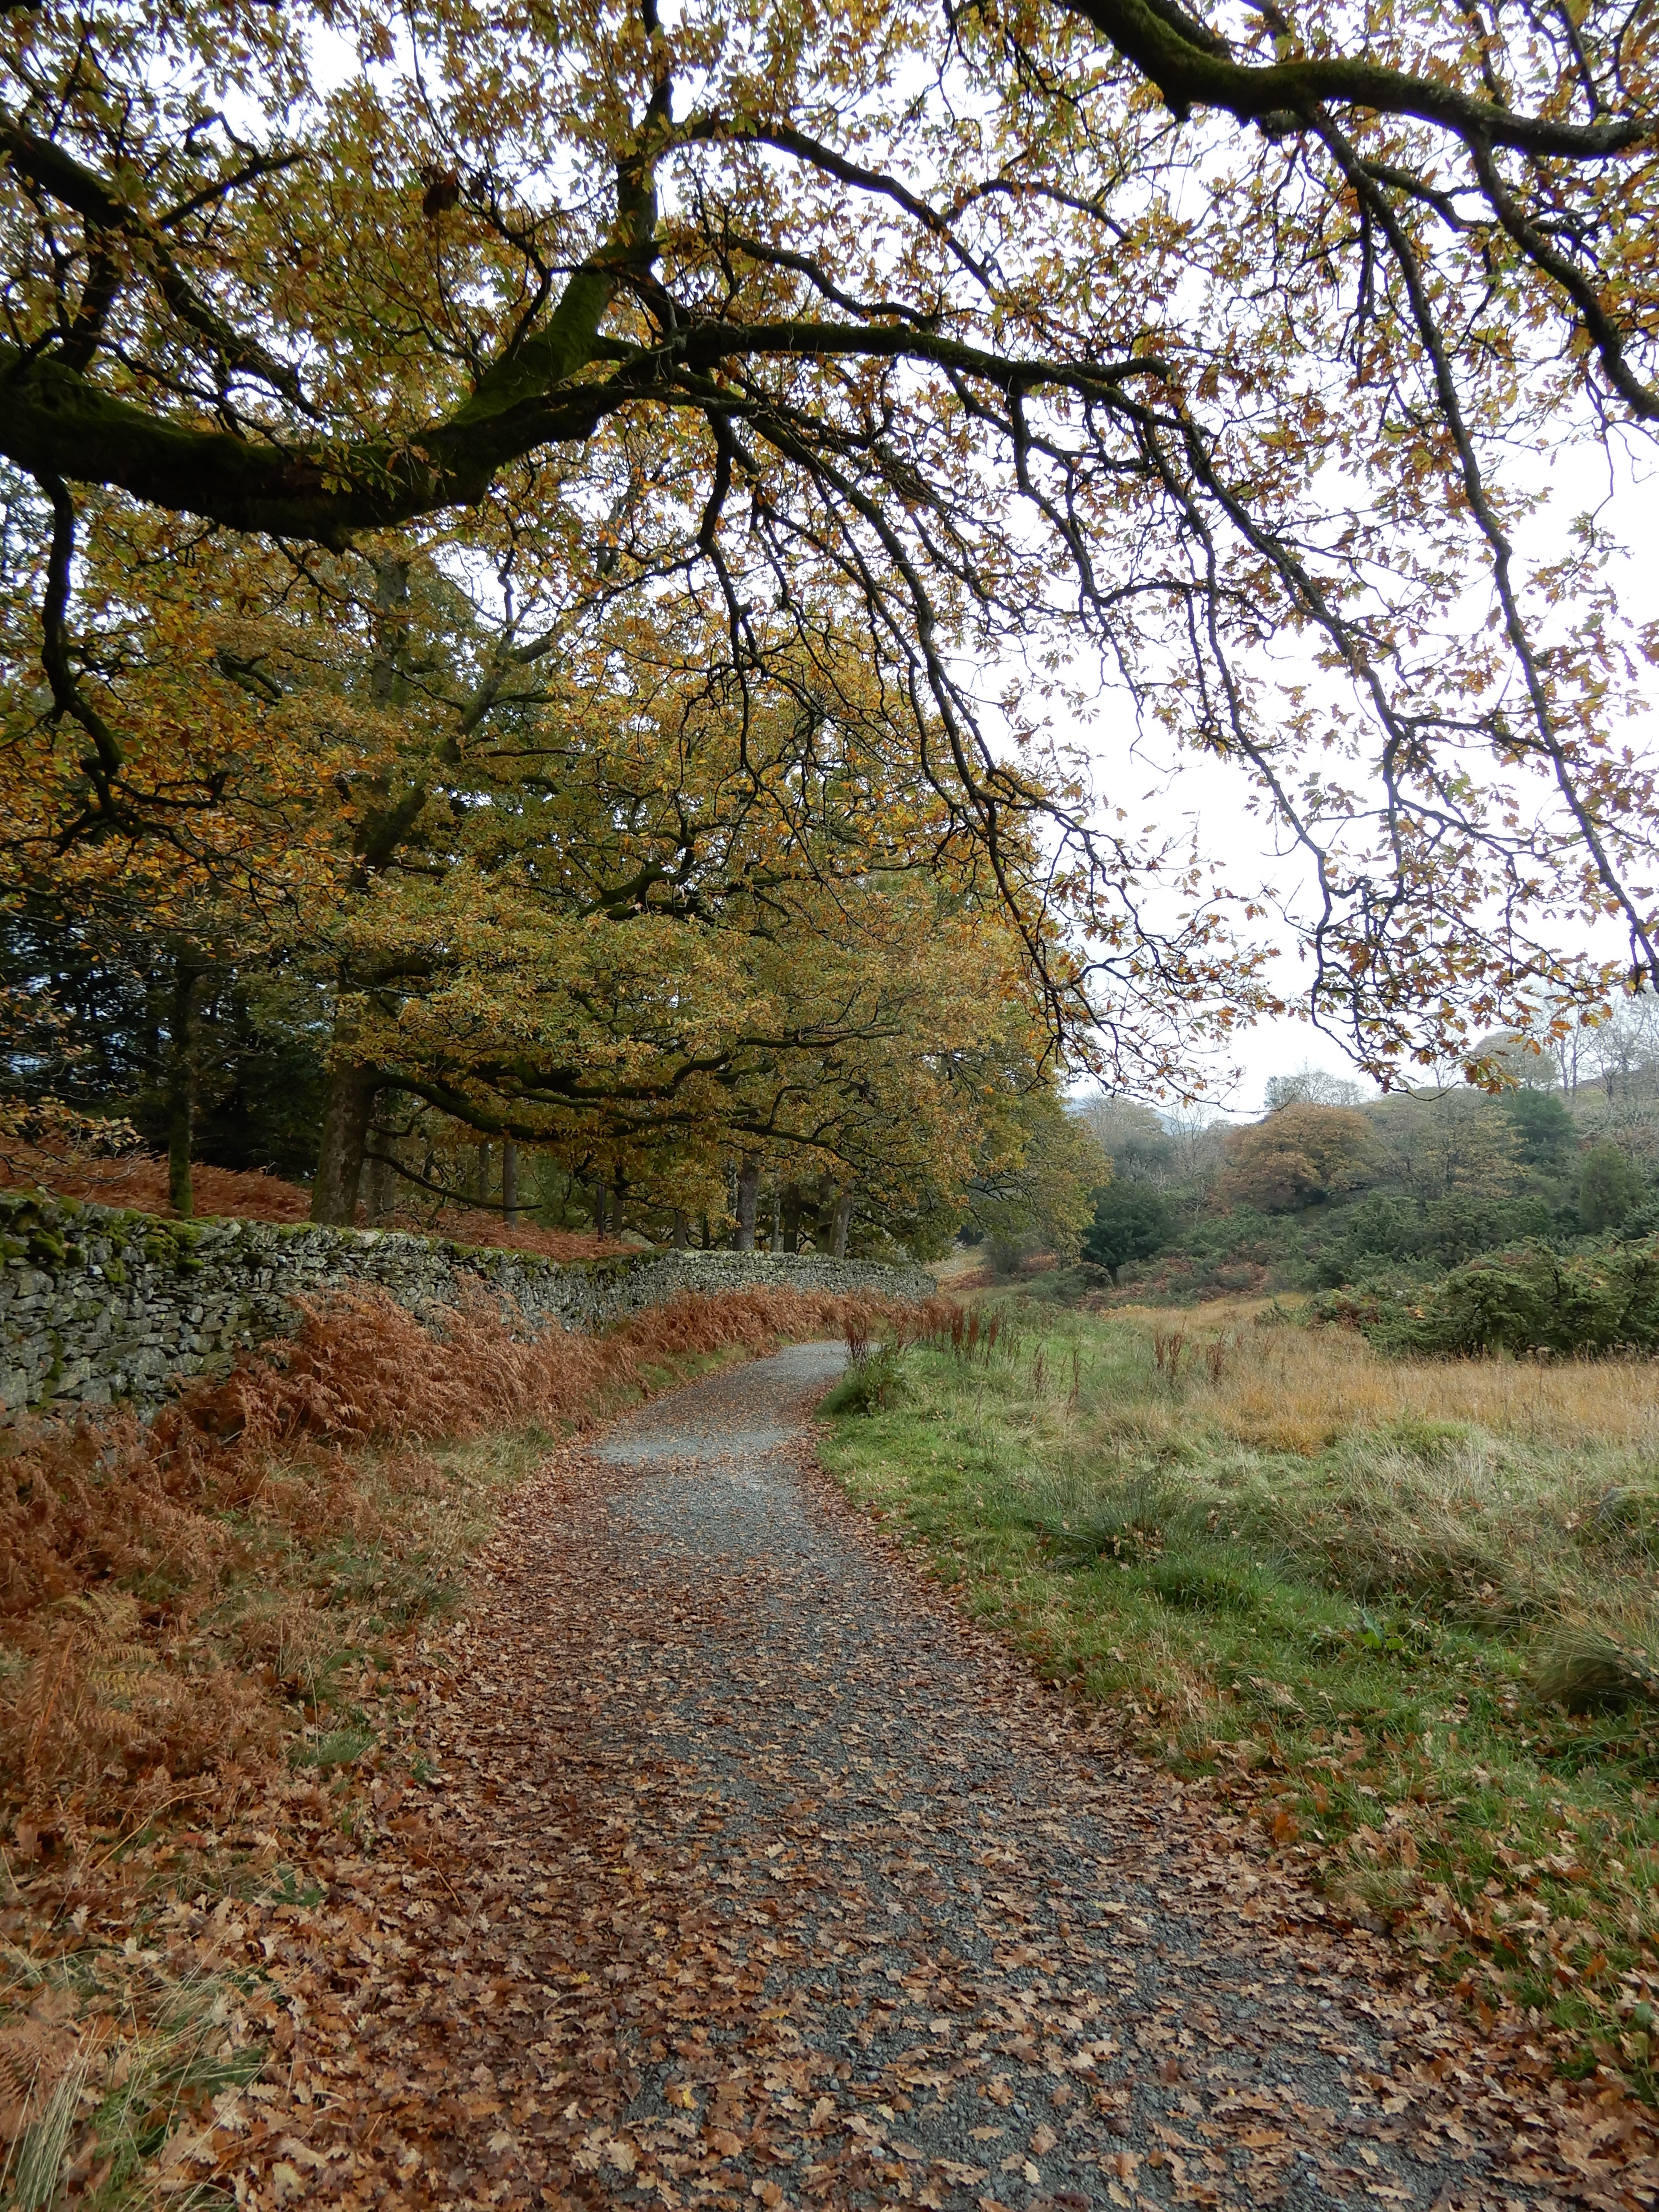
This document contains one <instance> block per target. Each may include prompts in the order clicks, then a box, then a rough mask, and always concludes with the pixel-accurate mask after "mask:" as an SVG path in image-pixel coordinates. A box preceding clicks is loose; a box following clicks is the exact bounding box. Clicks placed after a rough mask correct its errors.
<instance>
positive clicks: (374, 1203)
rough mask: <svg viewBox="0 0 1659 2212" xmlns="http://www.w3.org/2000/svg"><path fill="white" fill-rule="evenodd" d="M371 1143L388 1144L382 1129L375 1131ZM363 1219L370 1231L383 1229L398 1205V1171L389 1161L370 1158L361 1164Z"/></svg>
mask: <svg viewBox="0 0 1659 2212" xmlns="http://www.w3.org/2000/svg"><path fill="white" fill-rule="evenodd" d="M372 1141H373V1142H374V1143H376V1144H380V1145H386V1144H389V1143H390V1141H391V1139H389V1138H388V1137H387V1135H386V1132H385V1130H384V1129H381V1130H377V1131H376V1132H375V1133H374V1139H372ZM361 1188H362V1194H363V1218H364V1219H365V1221H366V1222H367V1223H368V1226H369V1227H370V1228H371V1229H384V1228H386V1226H387V1225H389V1223H390V1222H391V1219H392V1213H393V1212H394V1210H395V1209H396V1206H397V1203H398V1170H397V1169H396V1168H395V1167H393V1166H392V1162H391V1161H390V1160H389V1159H384V1158H370V1159H367V1160H365V1161H364V1162H363V1179H362V1186H361Z"/></svg>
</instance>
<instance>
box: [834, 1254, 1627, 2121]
mask: <svg viewBox="0 0 1659 2212" xmlns="http://www.w3.org/2000/svg"><path fill="white" fill-rule="evenodd" d="M993 1313H994V1314H996V1315H997V1316H998V1317H999V1319H1000V1335H999V1338H998V1341H997V1342H996V1344H995V1345H994V1346H991V1347H988V1348H987V1344H986V1341H985V1337H984V1334H982V1333H981V1335H980V1338H979V1341H978V1343H977V1345H975V1346H974V1347H973V1348H972V1349H971V1350H970V1348H969V1346H968V1345H967V1344H966V1343H964V1344H963V1345H962V1346H959V1347H957V1348H956V1349H953V1348H952V1347H951V1345H950V1344H949V1342H948V1341H945V1342H935V1343H933V1344H929V1345H922V1346H912V1347H910V1348H909V1349H908V1350H907V1351H905V1352H902V1354H901V1355H899V1357H898V1358H897V1359H896V1360H894V1359H892V1358H890V1357H888V1358H885V1359H883V1358H878V1359H877V1360H876V1361H874V1362H872V1363H871V1364H869V1365H867V1366H866V1370H864V1373H863V1375H862V1376H856V1377H854V1378H849V1381H848V1383H846V1384H843V1385H842V1388H841V1389H840V1390H839V1391H838V1393H837V1394H836V1397H835V1398H834V1399H832V1401H830V1410H831V1411H835V1410H836V1409H837V1408H839V1409H840V1413H841V1418H840V1419H838V1421H837V1424H836V1428H835V1430H834V1431H833V1433H832V1435H831V1437H829V1440H828V1441H827V1443H826V1446H825V1457H826V1463H827V1464H828V1465H829V1467H830V1468H832V1469H833V1470H834V1471H835V1472H836V1473H837V1474H839V1475H840V1476H841V1478H842V1480H844V1481H845V1482H846V1483H847V1484H848V1486H849V1487H850V1488H851V1489H852V1490H853V1492H854V1493H855V1494H856V1495H857V1496H858V1497H860V1498H861V1499H863V1500H865V1501H866V1502H867V1503H868V1504H870V1505H872V1507H873V1508H874V1509H875V1510H878V1512H881V1513H883V1514H884V1515H889V1516H896V1518H897V1519H898V1520H899V1521H900V1522H902V1526H903V1528H905V1530H906V1531H907V1532H908V1534H912V1535H913V1536H914V1537H915V1540H916V1541H920V1542H921V1543H922V1544H924V1545H926V1546H927V1547H928V1549H929V1551H930V1553H931V1554H932V1558H933V1565H934V1567H935V1570H936V1571H937V1572H938V1573H939V1575H940V1576H941V1577H944V1578H945V1579H946V1580H948V1581H950V1582H951V1583H956V1584H957V1585H958V1586H959V1589H960V1594H961V1597H962V1601H963V1604H964V1606H965V1607H967V1609H968V1610H969V1612H970V1613H972V1614H974V1615H975V1616H977V1617H978V1618H980V1619H981V1620H984V1621H986V1622H987V1624H988V1625H990V1626H994V1627H995V1628H997V1629H998V1631H999V1632H1001V1633H1003V1634H1005V1635H1006V1636H1008V1637H1009V1638H1011V1639H1012V1641H1014V1642H1015V1643H1017V1644H1018V1645H1019V1646H1020V1647H1021V1648H1022V1649H1024V1650H1026V1651H1027V1652H1029V1653H1030V1655H1031V1656H1032V1657H1033V1658H1034V1659H1035V1660H1036V1662H1037V1664H1038V1665H1039V1666H1040V1667H1041V1668H1042V1670H1043V1671H1044V1672H1045V1673H1046V1674H1048V1675H1049V1676H1050V1677H1051V1678H1053V1679H1054V1680H1058V1681H1063V1682H1065V1683H1066V1684H1067V1685H1069V1686H1072V1688H1073V1691H1074V1692H1075V1693H1076V1694H1077V1695H1079V1696H1081V1697H1083V1698H1086V1699H1091V1700H1111V1701H1115V1702H1117V1703H1119V1704H1120V1705H1122V1706H1123V1707H1124V1708H1125V1709H1126V1710H1127V1711H1128V1713H1129V1714H1130V1716H1131V1717H1132V1719H1133V1721H1134V1722H1135V1723H1136V1724H1137V1725H1138V1727H1139V1731H1140V1733H1141V1734H1142V1735H1144V1736H1145V1737H1146V1739H1147V1740H1148V1741H1151V1742H1152V1743H1155V1744H1156V1745H1157V1746H1158V1747H1159V1748H1160V1749H1161V1751H1162V1753H1163V1754H1164V1757H1165V1758H1167V1759H1169V1760H1170V1761H1171V1762H1172V1763H1173V1764H1174V1765H1176V1767H1177V1768H1178V1769H1179V1770H1181V1771H1186V1772H1188V1773H1190V1774H1192V1775H1194V1777H1198V1776H1204V1777H1206V1778H1209V1779H1208V1781H1207V1782H1206V1784H1204V1785H1202V1786H1206V1787H1208V1788H1211V1789H1213V1790H1217V1791H1218V1793H1220V1794H1222V1795H1224V1796H1229V1797H1231V1798H1235V1799H1243V1800H1248V1801H1249V1802H1252V1803H1253V1804H1254V1805H1255V1807H1256V1808H1258V1810H1259V1813H1260V1815H1261V1820H1262V1822H1263V1824H1264V1826H1265V1828H1266V1830H1267V1834H1268V1836H1269V1837H1270V1838H1271V1839H1272V1841H1273V1844H1275V1845H1276V1846H1277V1847H1278V1848H1279V1849H1280V1850H1284V1851H1285V1852H1286V1853H1287V1854H1290V1855H1291V1856H1292V1857H1295V1858H1296V1859H1297V1860H1299V1861H1301V1862H1302V1863H1304V1865H1305V1866H1306V1869H1307V1871H1308V1872H1309V1873H1310V1875H1312V1876H1313V1877H1314V1878H1315V1879H1316V1881H1318V1882H1319V1883H1320V1884H1321V1885H1322V1887H1324V1888H1325V1889H1326V1891H1327V1892H1328V1893H1329V1894H1330V1895H1331V1896H1332V1897H1333V1898H1334V1899H1335V1900H1337V1901H1338V1902H1339V1903H1340V1905H1343V1906H1344V1907H1345V1908H1346V1909H1348V1910H1350V1911H1354V1912H1356V1913H1358V1914H1361V1915H1364V1916H1365V1917H1371V1918H1376V1919H1381V1920H1383V1921H1386V1922H1387V1923H1389V1924H1390V1925H1391V1926H1393V1927H1394V1928H1395V1929H1396V1930H1397V1931H1398V1932H1399V1934H1400V1936H1401V1939H1402V1940H1403V1941H1405V1942H1408V1943H1411V1944H1413V1945H1414V1946H1416V1947H1418V1948H1420V1950H1421V1951H1422V1952H1423V1954H1425V1959H1426V1960H1428V1961H1430V1962H1431V1964H1432V1966H1433V1968H1434V1971H1435V1972H1437V1974H1438V1975H1440V1976H1441V1977H1443V1978H1446V1979H1448V1980H1449V1982H1451V1983H1452V1984H1454V1985H1457V1986H1461V1987H1462V1988H1463V1989H1464V1990H1465V1991H1466V1993H1467V1994H1468V1996H1470V1997H1471V1999H1472V2000H1474V2002H1477V2003H1481V2004H1485V2003H1488V2002H1490V2003H1498V2002H1506V2001H1507V2002H1512V2003H1514V2004H1517V2005H1519V2006H1522V2007H1523V2008H1528V2010H1529V2011H1530V2012H1531V2014H1532V2015H1533V2016H1534V2019H1535V2021H1536V2023H1537V2025H1538V2027H1539V2028H1540V2031H1541V2033H1549V2034H1550V2035H1551V2036H1552V2037H1553V2038H1554V2039H1557V2042H1558V2048H1559V2053H1560V2057H1561V2062H1562V2063H1563V2064H1564V2066H1565V2068H1566V2069H1568V2070H1570V2071H1573V2072H1577V2073H1584V2072H1588V2071H1589V2070H1591V2069H1594V2068H1595V2066H1597V2065H1598V2064H1603V2065H1607V2066H1609V2067H1616V2068H1617V2069H1619V2070H1620V2072H1622V2073H1624V2074H1625V2075H1627V2076H1628V2078H1630V2079H1631V2080H1632V2081H1634V2082H1635V2084H1636V2085H1637V2086H1638V2087H1639V2088H1640V2089H1642V2091H1643V2093H1644V2094H1647V2095H1649V2096H1652V2095H1653V2094H1654V2092H1655V2086H1656V2082H1655V2071H1654V2057H1655V2052H1654V2048H1653V2046H1652V2045H1650V2034H1652V2033H1655V2032H1656V2031H1655V2021H1654V2014H1653V2011H1652V2009H1651V2008H1650V2000H1651V1999H1652V1998H1653V1997H1654V1996H1655V1994H1656V1992H1659V1900H1656V1896H1655V1875H1656V1869H1659V1856H1656V1852H1659V1765H1656V1761H1659V1704H1656V1703H1655V1702H1654V1701H1653V1698H1654V1694H1655V1685H1654V1682H1653V1680H1652V1679H1651V1678H1650V1676H1649V1675H1648V1674H1647V1673H1646V1665H1647V1656H1646V1655H1649V1654H1651V1653H1652V1652H1654V1651H1655V1650H1656V1649H1659V1366H1656V1365H1651V1364H1636V1363H1630V1364H1620V1363H1602V1364H1583V1365H1567V1364H1559V1365H1534V1364H1522V1363H1514V1362H1499V1361H1487V1362H1479V1363H1477V1362H1466V1363H1458V1364H1407V1363H1395V1362H1389V1361H1386V1360H1384V1359H1383V1358H1382V1357H1381V1356H1380V1355H1378V1354H1376V1353H1375V1352H1372V1351H1370V1348H1369V1347H1368V1346H1366V1345H1365V1344H1364V1342H1363V1340H1360V1339H1358V1338H1357V1337H1354V1336H1352V1335H1349V1334H1346V1333H1339V1332H1332V1331H1325V1332H1312V1331H1310V1330H1308V1329H1305V1328H1302V1327H1300V1326H1298V1325H1297V1322H1296V1320H1295V1317H1294V1316H1292V1315H1289V1314H1285V1313H1282V1312H1280V1311H1279V1309H1277V1308H1276V1307H1273V1306H1271V1305H1265V1304H1235V1305H1230V1306H1221V1305H1212V1306H1207V1307H1206V1308H1205V1309H1204V1310H1203V1313H1202V1316H1201V1317H1194V1316H1186V1315H1171V1314H1170V1313H1168V1312H1164V1313H1153V1312H1151V1311H1147V1310H1129V1311H1127V1312H1120V1313H1118V1314H1115V1315H1113V1316H1109V1317H1102V1316H1083V1315H1077V1314H1072V1313H1067V1312H1064V1311H1056V1310H1055V1309H1054V1307H1052V1306H1045V1305H1042V1304H1038V1303H1036V1302H1035V1301H1030V1300H1025V1299H1019V1298H1012V1299H1009V1300H1007V1301H1006V1302H1005V1303H1004V1304H1001V1305H1000V1306H999V1307H992V1308H986V1309H981V1318H982V1319H988V1317H989V1316H990V1315H992V1314H993ZM883 1399H885V1400H886V1401H887V1402H886V1403H885V1404H882V1403H881V1402H880V1401H881V1400H883ZM860 1406H863V1407H867V1408H869V1410H867V1411H865V1412H860V1410H858V1409H859V1408H860Z"/></svg>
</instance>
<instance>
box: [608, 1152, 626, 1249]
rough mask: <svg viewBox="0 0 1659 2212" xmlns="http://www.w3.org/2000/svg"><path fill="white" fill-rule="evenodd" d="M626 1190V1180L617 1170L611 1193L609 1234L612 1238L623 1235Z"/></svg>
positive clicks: (620, 1171)
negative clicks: (624, 1193)
mask: <svg viewBox="0 0 1659 2212" xmlns="http://www.w3.org/2000/svg"><path fill="white" fill-rule="evenodd" d="M627 1188H628V1178H627V1177H626V1176H624V1175H623V1173H622V1170H620V1169H618V1170H617V1180H616V1183H615V1185H614V1187H613V1188H612V1190H611V1235H612V1236H613V1237H620V1236H621V1235H622V1233H623V1192H624V1191H625V1190H626V1189H627Z"/></svg>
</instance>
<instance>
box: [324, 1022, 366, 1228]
mask: <svg viewBox="0 0 1659 2212" xmlns="http://www.w3.org/2000/svg"><path fill="white" fill-rule="evenodd" d="M379 1089H380V1083H379V1081H378V1079H377V1078H376V1076H375V1073H374V1069H373V1068H372V1067H364V1066H361V1065H360V1064H356V1063H354V1062H349V1061H348V1062H347V1063H346V1064H345V1065H344V1066H340V1067H336V1068H334V1069H332V1070H331V1072H330V1074H329V1079H328V1097H327V1099H326V1101H325V1104H324V1107H323V1137H322V1143H321V1144H320V1146H319V1147H318V1152H317V1180H316V1181H315V1182H313V1185H312V1187H311V1218H312V1219H313V1221H322V1222H327V1223H330V1224H331V1225H332V1226H334V1227H335V1228H337V1229H349V1228H350V1227H351V1225H352V1224H353V1223H354V1222H355V1221H356V1218H357V1184H358V1182H359V1180H360V1179H361V1177H362V1172H363V1149H364V1146H366V1145H367V1144H368V1124H369V1120H370V1117H371V1115H373V1114H374V1097H375V1093H376V1092H377V1091H379Z"/></svg>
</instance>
